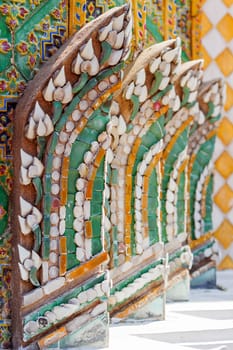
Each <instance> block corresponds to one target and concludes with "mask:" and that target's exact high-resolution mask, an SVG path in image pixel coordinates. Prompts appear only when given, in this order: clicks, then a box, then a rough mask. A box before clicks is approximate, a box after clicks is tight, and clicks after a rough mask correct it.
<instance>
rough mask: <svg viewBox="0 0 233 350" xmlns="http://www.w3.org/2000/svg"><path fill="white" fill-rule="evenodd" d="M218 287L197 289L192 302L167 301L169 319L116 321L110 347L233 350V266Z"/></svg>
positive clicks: (117, 349) (221, 276) (220, 275)
mask: <svg viewBox="0 0 233 350" xmlns="http://www.w3.org/2000/svg"><path fill="white" fill-rule="evenodd" d="M217 278H218V279H217V284H218V287H219V288H218V289H212V290H206V289H203V290H201V289H195V290H192V291H191V294H190V301H189V302H179V303H170V304H167V305H166V321H157V322H150V323H141V324H127V325H125V324H124V325H112V326H111V328H110V346H109V348H108V349H109V350H121V349H122V350H126V349H127V350H131V349H132V350H135V349H142V350H152V349H153V350H170V349H171V350H182V349H183V350H187V349H200V350H201V349H211V350H233V270H229V271H222V272H218V276H217Z"/></svg>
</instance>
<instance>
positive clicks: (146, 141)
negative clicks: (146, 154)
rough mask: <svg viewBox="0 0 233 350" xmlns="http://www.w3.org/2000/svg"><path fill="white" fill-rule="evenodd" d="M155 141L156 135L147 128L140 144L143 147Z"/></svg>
mask: <svg viewBox="0 0 233 350" xmlns="http://www.w3.org/2000/svg"><path fill="white" fill-rule="evenodd" d="M155 143H156V136H155V134H154V133H153V132H152V131H150V130H148V131H147V133H146V134H145V135H144V136H143V138H142V144H143V145H144V146H145V147H147V148H150V147H151V146H153V145H154V144H155Z"/></svg>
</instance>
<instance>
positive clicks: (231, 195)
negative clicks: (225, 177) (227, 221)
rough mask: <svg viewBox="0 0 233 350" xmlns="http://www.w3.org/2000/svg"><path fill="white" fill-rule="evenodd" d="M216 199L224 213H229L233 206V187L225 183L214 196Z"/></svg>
mask: <svg viewBox="0 0 233 350" xmlns="http://www.w3.org/2000/svg"><path fill="white" fill-rule="evenodd" d="M214 201H215V203H216V204H217V206H218V207H219V208H220V209H221V210H222V211H223V212H224V213H227V212H228V211H229V210H230V209H231V208H232V206H233V191H232V189H231V188H230V187H229V186H228V185H227V184H225V185H223V186H222V187H221V188H220V190H219V191H218V192H217V194H216V195H215V196H214Z"/></svg>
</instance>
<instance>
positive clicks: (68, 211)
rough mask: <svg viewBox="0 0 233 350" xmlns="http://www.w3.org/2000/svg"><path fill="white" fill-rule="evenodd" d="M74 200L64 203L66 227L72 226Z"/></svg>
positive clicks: (70, 227)
mask: <svg viewBox="0 0 233 350" xmlns="http://www.w3.org/2000/svg"><path fill="white" fill-rule="evenodd" d="M73 210H74V202H68V203H67V205H66V227H67V228H69V229H72V228H73V222H74V213H73Z"/></svg>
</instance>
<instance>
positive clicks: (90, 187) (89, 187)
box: [85, 181, 94, 199]
mask: <svg viewBox="0 0 233 350" xmlns="http://www.w3.org/2000/svg"><path fill="white" fill-rule="evenodd" d="M93 186H94V182H93V181H88V183H87V188H86V193H85V195H86V199H92V193H93Z"/></svg>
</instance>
